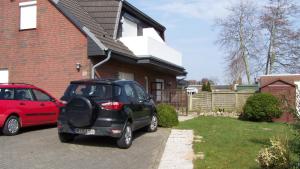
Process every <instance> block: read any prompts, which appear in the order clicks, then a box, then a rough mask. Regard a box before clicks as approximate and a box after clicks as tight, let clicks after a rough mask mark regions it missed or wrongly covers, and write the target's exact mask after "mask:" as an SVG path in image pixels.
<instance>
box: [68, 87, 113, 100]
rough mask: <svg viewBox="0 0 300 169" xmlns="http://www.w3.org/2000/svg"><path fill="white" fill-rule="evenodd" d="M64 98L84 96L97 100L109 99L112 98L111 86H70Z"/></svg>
mask: <svg viewBox="0 0 300 169" xmlns="http://www.w3.org/2000/svg"><path fill="white" fill-rule="evenodd" d="M115 92H116V91H115ZM65 96H66V97H74V96H85V97H95V98H97V99H103V100H104V99H111V98H112V97H113V89H112V85H106V84H70V86H69V87H68V89H67V91H66V93H65Z"/></svg>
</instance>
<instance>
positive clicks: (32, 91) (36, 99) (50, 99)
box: [31, 89, 53, 102]
mask: <svg viewBox="0 0 300 169" xmlns="http://www.w3.org/2000/svg"><path fill="white" fill-rule="evenodd" d="M34 91H38V92H40V93H42V94H44V95H46V96H48V97H49V100H38V98H37V97H36V94H35V93H34ZM31 93H32V95H33V98H34V101H38V102H51V101H52V100H53V98H52V97H51V96H50V95H48V94H47V93H45V92H43V91H41V90H38V89H31Z"/></svg>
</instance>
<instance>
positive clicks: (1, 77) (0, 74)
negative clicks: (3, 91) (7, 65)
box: [0, 69, 9, 83]
mask: <svg viewBox="0 0 300 169" xmlns="http://www.w3.org/2000/svg"><path fill="white" fill-rule="evenodd" d="M8 76H9V73H8V70H7V69H2V70H1V69H0V83H8V82H9V79H8Z"/></svg>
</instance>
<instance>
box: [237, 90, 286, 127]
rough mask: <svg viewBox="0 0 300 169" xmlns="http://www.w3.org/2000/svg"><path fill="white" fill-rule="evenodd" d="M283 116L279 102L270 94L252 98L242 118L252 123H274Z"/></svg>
mask: <svg viewBox="0 0 300 169" xmlns="http://www.w3.org/2000/svg"><path fill="white" fill-rule="evenodd" d="M281 114H282V111H281V109H280V102H279V100H278V99H277V98H276V97H275V96H273V95H271V94H268V93H258V94H254V95H253V96H250V97H249V98H248V99H247V101H246V104H245V106H244V112H243V113H242V115H241V116H242V118H243V119H246V120H251V121H272V118H278V117H280V116H281Z"/></svg>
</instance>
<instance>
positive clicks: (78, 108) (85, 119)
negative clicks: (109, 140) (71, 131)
mask: <svg viewBox="0 0 300 169" xmlns="http://www.w3.org/2000/svg"><path fill="white" fill-rule="evenodd" d="M94 111H95V106H94V104H93V101H91V100H89V99H88V98H85V97H75V98H73V99H71V100H70V102H69V103H68V104H67V105H66V116H67V119H68V122H69V123H70V124H71V125H72V126H74V127H87V126H90V125H92V122H93V119H94V118H93V117H94V115H93V113H94Z"/></svg>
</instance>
